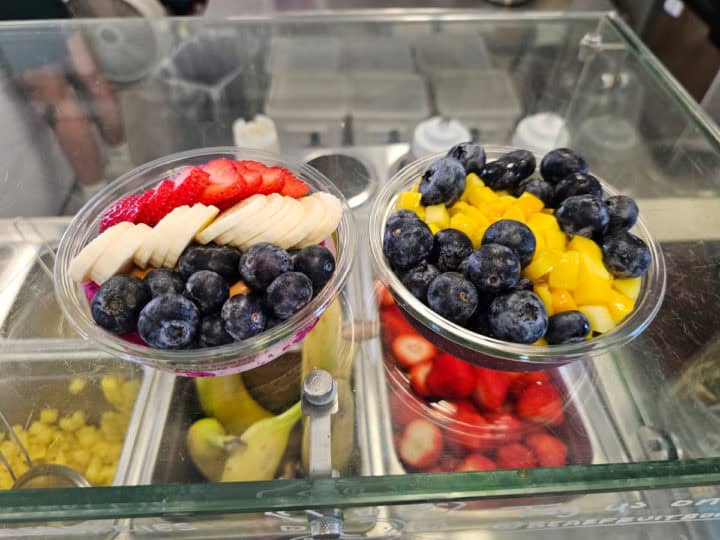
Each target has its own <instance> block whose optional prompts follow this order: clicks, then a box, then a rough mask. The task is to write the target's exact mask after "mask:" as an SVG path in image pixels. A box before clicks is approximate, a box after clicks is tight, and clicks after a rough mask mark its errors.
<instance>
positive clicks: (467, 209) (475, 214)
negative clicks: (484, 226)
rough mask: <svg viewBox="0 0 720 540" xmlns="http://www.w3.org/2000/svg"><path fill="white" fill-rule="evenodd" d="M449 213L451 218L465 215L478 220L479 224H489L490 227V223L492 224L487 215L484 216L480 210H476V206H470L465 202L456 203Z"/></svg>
mask: <svg viewBox="0 0 720 540" xmlns="http://www.w3.org/2000/svg"><path fill="white" fill-rule="evenodd" d="M449 212H450V217H451V218H452V217H453V216H454V215H455V214H465V215H467V216H470V217H472V218H473V219H476V220H478V222H480V223H485V222H487V223H488V225H489V223H490V222H489V221H488V219H487V218H486V217H485V214H483V213H482V212H481V211H480V210H478V209H477V208H475V207H474V206H472V205H470V204H468V203H466V202H463V201H459V202H456V203H455V204H454V205H453V206H452V208H450V210H449Z"/></svg>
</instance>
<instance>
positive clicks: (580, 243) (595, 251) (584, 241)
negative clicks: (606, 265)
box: [568, 235, 603, 261]
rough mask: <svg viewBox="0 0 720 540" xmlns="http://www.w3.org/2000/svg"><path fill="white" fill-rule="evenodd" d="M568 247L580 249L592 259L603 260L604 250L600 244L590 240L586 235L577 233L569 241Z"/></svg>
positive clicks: (575, 249) (574, 249)
mask: <svg viewBox="0 0 720 540" xmlns="http://www.w3.org/2000/svg"><path fill="white" fill-rule="evenodd" d="M568 249H571V250H573V251H578V252H580V253H585V254H587V255H589V256H590V258H591V259H593V260H595V261H602V259H603V256H602V250H601V249H600V246H598V245H597V244H596V243H595V242H593V241H592V240H590V239H589V238H585V237H584V236H580V235H575V236H573V237H572V239H571V240H570V242H569V243H568Z"/></svg>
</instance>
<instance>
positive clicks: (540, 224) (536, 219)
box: [528, 212, 560, 231]
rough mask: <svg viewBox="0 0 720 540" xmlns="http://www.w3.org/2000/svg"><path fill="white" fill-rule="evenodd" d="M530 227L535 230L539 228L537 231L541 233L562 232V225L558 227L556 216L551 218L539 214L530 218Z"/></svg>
mask: <svg viewBox="0 0 720 540" xmlns="http://www.w3.org/2000/svg"><path fill="white" fill-rule="evenodd" d="M530 226H532V227H533V228H537V230H539V231H553V230H554V231H559V230H560V225H558V222H557V220H556V219H555V216H549V215H547V214H544V213H542V212H538V213H537V214H533V215H532V216H530V218H529V219H528V227H530Z"/></svg>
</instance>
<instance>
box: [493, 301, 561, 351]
mask: <svg viewBox="0 0 720 540" xmlns="http://www.w3.org/2000/svg"><path fill="white" fill-rule="evenodd" d="M547 326H548V316H547V311H545V305H544V304H543V303H542V300H540V298H539V297H538V296H537V295H536V294H535V293H533V292H530V291H514V292H512V293H510V294H506V295H504V296H498V297H497V298H496V299H495V300H493V302H492V304H490V328H491V330H492V332H493V334H494V335H495V337H497V338H498V339H503V340H505V341H511V342H513V343H534V342H536V341H537V340H538V339H540V338H541V337H543V335H545V331H546V330H547Z"/></svg>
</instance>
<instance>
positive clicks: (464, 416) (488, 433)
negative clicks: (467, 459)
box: [446, 401, 497, 452]
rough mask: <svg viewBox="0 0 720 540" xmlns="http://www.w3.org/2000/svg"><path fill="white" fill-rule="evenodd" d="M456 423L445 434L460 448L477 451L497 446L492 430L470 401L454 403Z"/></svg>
mask: <svg viewBox="0 0 720 540" xmlns="http://www.w3.org/2000/svg"><path fill="white" fill-rule="evenodd" d="M456 406H457V412H456V413H455V420H456V421H457V423H456V424H453V427H452V429H448V430H447V432H446V436H447V438H448V440H449V441H452V442H454V443H455V444H457V445H458V446H459V447H460V448H461V449H462V450H464V451H469V452H477V451H479V450H485V449H488V448H493V447H494V446H497V445H496V444H494V441H493V438H492V430H491V429H490V428H489V427H488V423H487V420H485V417H483V416H482V415H481V414H480V413H479V412H478V410H477V409H476V408H475V406H474V405H473V404H472V402H470V401H460V402H458V403H457V404H456Z"/></svg>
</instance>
